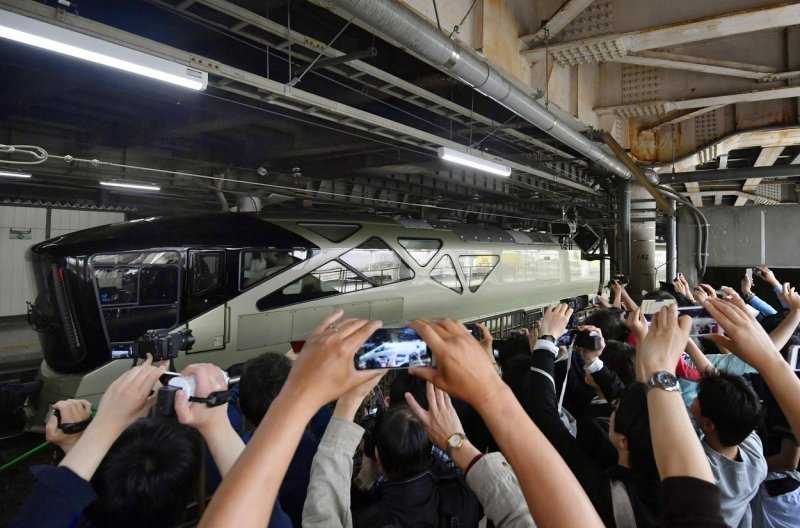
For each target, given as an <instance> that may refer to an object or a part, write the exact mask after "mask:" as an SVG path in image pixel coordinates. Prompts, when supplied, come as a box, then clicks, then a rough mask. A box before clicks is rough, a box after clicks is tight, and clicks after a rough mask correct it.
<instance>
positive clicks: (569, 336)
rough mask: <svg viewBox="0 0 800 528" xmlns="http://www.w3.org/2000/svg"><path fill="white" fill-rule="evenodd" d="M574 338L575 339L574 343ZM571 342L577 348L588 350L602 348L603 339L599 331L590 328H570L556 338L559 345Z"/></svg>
mask: <svg viewBox="0 0 800 528" xmlns="http://www.w3.org/2000/svg"><path fill="white" fill-rule="evenodd" d="M573 339H574V340H575V342H574V343H573ZM570 343H573V346H574V347H577V348H585V349H586V350H600V345H601V344H602V341H601V338H600V336H599V335H598V334H597V332H592V331H589V330H585V331H579V330H570V331H569V332H567V333H566V334H564V335H563V336H561V337H559V338H558V340H556V345H558V346H569V344H570Z"/></svg>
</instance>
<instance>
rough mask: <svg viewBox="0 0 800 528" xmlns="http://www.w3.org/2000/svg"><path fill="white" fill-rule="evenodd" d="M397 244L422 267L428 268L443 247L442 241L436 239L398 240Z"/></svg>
mask: <svg viewBox="0 0 800 528" xmlns="http://www.w3.org/2000/svg"><path fill="white" fill-rule="evenodd" d="M397 242H398V244H400V245H401V246H403V249H405V250H406V251H408V254H409V255H411V258H413V259H414V261H416V263H417V264H419V265H420V266H422V267H425V266H427V265H428V263H429V262H430V261H431V260H432V259H433V257H434V256H436V253H438V252H439V249H440V248H441V247H442V241H441V240H438V239H435V238H434V239H428V238H398V239H397Z"/></svg>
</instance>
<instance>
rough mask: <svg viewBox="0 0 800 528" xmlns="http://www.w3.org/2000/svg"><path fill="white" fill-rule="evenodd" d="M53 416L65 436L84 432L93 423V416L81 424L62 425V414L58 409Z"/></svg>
mask: <svg viewBox="0 0 800 528" xmlns="http://www.w3.org/2000/svg"><path fill="white" fill-rule="evenodd" d="M53 414H54V415H55V417H56V420H57V421H58V428H59V429H61V430H62V431H64V434H77V433H80V432H82V431H84V430H85V429H86V428H87V427H89V424H90V423H92V418H93V417H92V416H90V417H89V418H87V419H85V420H82V421H80V422H73V423H61V412H60V411H59V410H58V409H56V410H55V411H54V412H53Z"/></svg>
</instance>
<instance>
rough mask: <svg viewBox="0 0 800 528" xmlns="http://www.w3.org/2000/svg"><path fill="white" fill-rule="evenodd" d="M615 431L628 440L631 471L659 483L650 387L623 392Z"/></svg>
mask: <svg viewBox="0 0 800 528" xmlns="http://www.w3.org/2000/svg"><path fill="white" fill-rule="evenodd" d="M614 431H615V432H617V433H618V434H621V435H624V436H625V438H626V439H627V440H628V456H629V461H630V466H631V469H632V470H633V471H635V472H636V473H638V474H640V475H643V476H645V477H647V478H649V479H658V467H657V466H656V457H655V455H654V454H653V440H652V437H651V436H650V414H649V412H648V410H647V387H646V386H645V384H644V383H640V382H634V383H631V384H629V385H628V386H627V387H625V390H624V391H622V395H621V396H620V398H619V405H617V410H616V415H615V416H614Z"/></svg>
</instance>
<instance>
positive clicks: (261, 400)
mask: <svg viewBox="0 0 800 528" xmlns="http://www.w3.org/2000/svg"><path fill="white" fill-rule="evenodd" d="M291 368H292V362H291V361H290V360H289V359H288V358H287V357H285V356H283V355H281V354H275V353H272V352H267V353H265V354H261V355H260V356H258V357H255V358H253V359H251V360H250V361H248V362H247V363H245V366H244V370H243V371H242V377H241V380H240V381H239V407H240V408H241V409H242V414H243V415H244V417H245V419H247V421H248V422H250V423H251V424H253V425H256V426H257V425H258V424H259V423H261V419H262V418H264V415H265V414H267V410H268V409H269V406H270V405H272V401H273V400H274V399H275V398H276V397H277V396H278V393H279V392H280V391H281V389H282V388H283V384H284V383H286V379H287V378H288V377H289V370H291Z"/></svg>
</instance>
